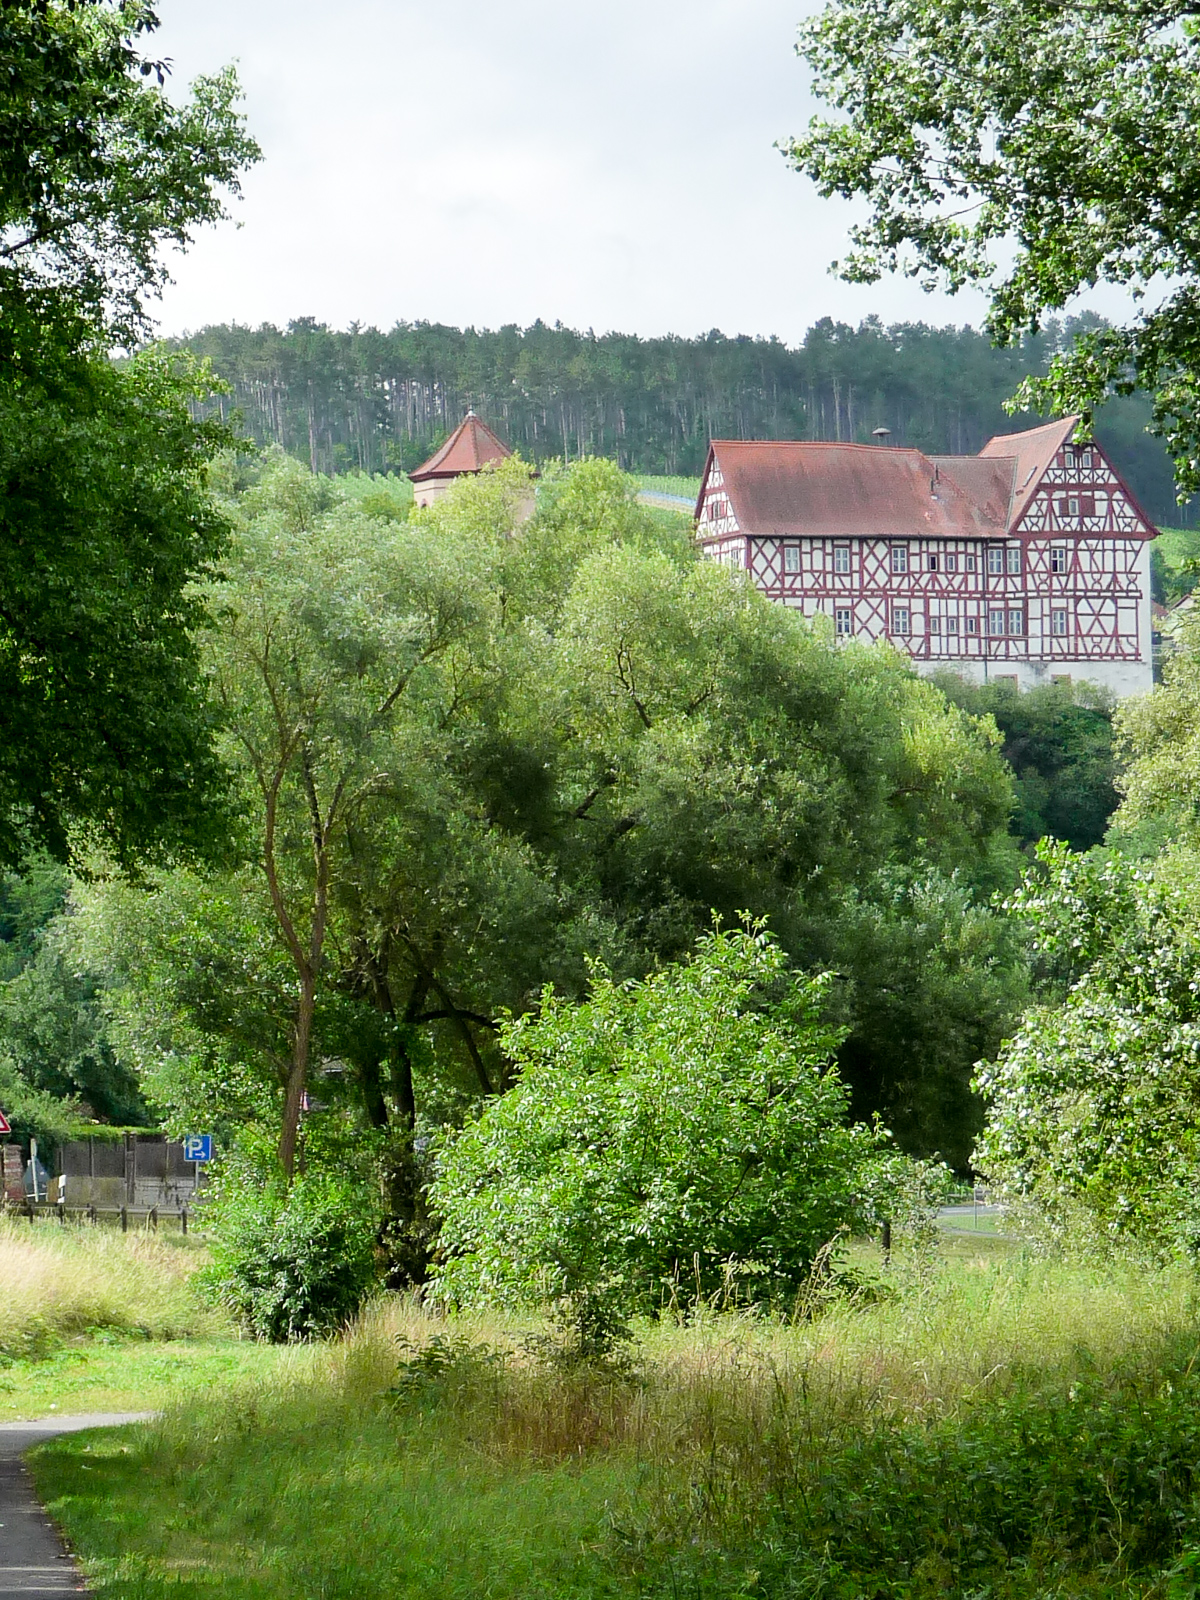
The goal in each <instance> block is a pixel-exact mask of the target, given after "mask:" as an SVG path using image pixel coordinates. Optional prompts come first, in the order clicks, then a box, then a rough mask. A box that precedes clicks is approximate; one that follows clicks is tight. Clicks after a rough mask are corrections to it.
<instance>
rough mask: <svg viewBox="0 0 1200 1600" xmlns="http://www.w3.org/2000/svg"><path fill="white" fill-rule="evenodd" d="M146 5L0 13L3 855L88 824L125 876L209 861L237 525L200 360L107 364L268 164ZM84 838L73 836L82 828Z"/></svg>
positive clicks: (90, 1) (222, 84) (58, 3)
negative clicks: (205, 227)
mask: <svg viewBox="0 0 1200 1600" xmlns="http://www.w3.org/2000/svg"><path fill="white" fill-rule="evenodd" d="M156 25H157V24H156V19H155V18H154V15H153V13H152V12H151V11H150V9H149V8H148V7H147V6H145V5H143V4H141V3H135V4H129V5H120V6H116V7H112V6H108V5H104V4H97V3H94V0H84V3H81V4H77V3H74V0H48V3H46V4H27V3H24V0H21V3H17V4H13V5H7V6H5V7H4V8H3V13H2V15H0V130H2V132H0V151H2V152H3V153H2V155H0V228H2V229H3V234H4V249H3V252H2V253H0V479H2V480H3V482H4V486H5V492H4V497H3V502H2V504H0V585H2V587H3V591H4V595H5V600H4V605H3V610H2V614H0V704H2V706H3V712H2V717H0V861H3V862H4V863H6V864H10V865H11V864H13V863H15V862H16V861H17V860H19V859H20V858H21V856H22V855H23V854H24V853H25V852H26V850H27V849H28V848H29V847H30V846H34V847H39V848H42V849H45V850H46V851H48V852H49V853H51V854H52V855H54V856H56V857H58V858H59V859H65V858H66V856H67V853H68V838H69V836H71V835H72V834H77V835H78V834H82V835H83V836H84V837H85V838H86V839H87V840H88V842H90V843H98V844H100V845H102V846H103V847H104V848H105V849H106V850H107V851H108V852H109V853H110V854H111V855H112V856H113V857H114V858H115V859H116V860H117V861H118V862H119V863H120V865H121V866H122V867H125V868H131V867H133V866H134V865H136V864H137V863H139V862H143V861H145V860H146V859H155V858H158V859H163V858H166V857H175V858H180V857H183V858H186V857H188V856H195V855H197V854H199V853H205V852H207V853H211V852H212V850H213V849H214V848H215V844H216V841H217V840H218V839H219V838H220V834H221V831H222V829H223V827H224V821H223V819H222V818H221V817H220V815H219V814H218V813H219V810H220V807H219V804H218V802H219V800H220V797H221V794H222V791H223V776H224V775H223V773H222V770H221V767H220V764H219V763H218V761H217V760H216V757H215V752H214V749H213V741H212V730H211V726H210V720H209V714H208V709H207V706H206V703H205V696H204V693H203V690H202V686H201V684H200V681H199V661H198V655H197V646H196V641H195V634H196V631H197V630H198V629H199V628H200V626H201V625H202V621H203V608H202V604H201V602H200V600H199V599H198V597H197V596H196V594H195V592H194V585H195V582H196V580H197V579H198V578H199V577H201V576H202V575H203V574H205V573H206V572H207V571H208V570H209V568H210V566H211V563H212V561H213V560H214V558H215V557H216V555H217V552H218V551H219V550H220V548H221V545H222V542H223V538H224V533H225V526H224V523H223V521H222V519H221V518H220V517H219V516H218V515H217V514H216V512H215V510H214V508H213V506H212V504H211V502H210V500H209V498H208V496H207V494H206V492H205V490H204V485H203V482H202V476H203V467H204V462H205V460H206V458H207V457H208V456H210V455H211V454H212V453H213V450H214V449H215V448H216V447H217V444H218V442H220V441H221V440H223V439H225V438H226V437H227V435H226V434H225V431H224V430H223V429H222V428H221V427H220V426H219V425H218V424H216V423H197V422H196V421H195V420H194V419H193V416H192V412H191V409H190V408H191V406H192V405H193V404H194V403H196V402H198V401H199V400H200V399H201V398H207V397H208V396H209V394H210V393H211V385H210V383H209V381H208V379H207V377H206V376H205V375H204V373H203V372H201V371H198V370H197V368H196V364H195V363H194V362H192V361H190V360H184V361H182V362H181V361H180V360H179V359H178V357H174V358H170V359H165V358H162V357H161V356H158V355H153V354H146V355H143V356H140V357H138V358H137V359H135V360H134V361H133V362H131V363H129V364H128V365H126V366H123V367H121V368H117V367H115V366H114V365H113V364H112V363H111V361H110V360H109V358H108V352H109V350H110V349H111V348H112V346H113V344H114V343H121V344H125V345H128V344H130V343H132V342H133V340H134V339H135V338H137V337H139V336H140V335H141V333H142V332H143V331H144V326H145V315H144V301H145V298H146V296H147V295H148V294H153V293H154V292H155V291H156V290H157V289H158V288H159V287H161V285H162V283H163V282H164V281H165V280H166V268H165V265H164V262H165V259H166V256H165V252H164V251H163V250H162V247H163V246H164V245H166V244H175V245H182V244H185V243H186V242H187V240H188V239H189V238H190V236H191V234H192V232H193V230H194V229H195V228H196V227H197V226H199V225H201V224H203V223H206V222H211V221H214V220H216V219H217V218H219V217H221V216H223V215H224V209H223V200H222V198H221V196H222V194H223V193H230V192H232V193H236V191H237V186H238V174H239V172H240V170H241V169H242V168H243V167H244V166H245V165H247V164H248V163H249V162H251V161H252V160H254V159H256V157H257V153H258V152H257V147H256V146H255V145H254V143H253V141H252V140H250V139H248V138H247V136H246V134H245V132H244V129H243V127H242V123H241V118H240V116H239V115H238V113H237V111H236V109H235V105H236V100H237V92H238V91H237V82H236V79H235V77H234V76H233V74H232V72H225V73H221V74H218V75H217V76H216V77H212V78H205V79H200V80H198V81H197V83H196V84H195V85H194V86H193V90H192V94H191V96H190V97H189V98H187V99H186V100H184V102H183V103H182V104H175V103H173V102H172V101H171V100H170V99H168V98H167V96H166V95H165V93H164V92H163V87H162V85H163V81H164V75H165V69H164V68H163V67H162V66H161V65H160V64H158V63H155V62H154V61H153V60H152V59H148V58H145V57H143V56H142V55H141V54H140V46H141V43H142V41H143V37H144V36H145V35H147V34H149V33H151V32H152V31H153V29H154V27H155V26H156ZM74 842H75V844H76V846H78V844H79V839H78V837H76V838H75V841H74Z"/></svg>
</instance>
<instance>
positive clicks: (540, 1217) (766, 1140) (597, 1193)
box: [431, 927, 897, 1335]
mask: <svg viewBox="0 0 1200 1600" xmlns="http://www.w3.org/2000/svg"><path fill="white" fill-rule="evenodd" d="M824 992H825V980H824V979H822V978H816V979H813V978H805V977H802V976H800V975H799V974H796V973H794V972H791V971H789V970H788V968H787V959H786V956H785V954H784V952H783V951H782V950H781V949H780V948H779V946H778V945H777V944H776V943H775V942H774V940H772V939H771V938H770V937H769V936H768V935H766V934H765V933H764V932H762V930H761V928H758V927H751V928H748V929H746V930H745V931H737V932H721V931H719V930H718V931H716V932H713V933H710V934H707V935H706V936H705V937H703V938H702V939H701V941H700V943H699V946H698V948H697V951H696V953H695V955H694V956H693V957H691V958H690V959H689V960H686V961H684V962H681V963H679V964H678V965H674V966H670V967H666V968H664V969H663V970H661V971H659V972H657V973H655V974H653V975H652V976H651V977H649V978H648V979H646V981H645V982H643V983H620V984H619V983H616V982H614V981H613V979H612V978H611V977H609V976H608V975H607V974H606V973H604V972H602V971H598V972H596V973H595V975H594V979H593V985H592V992H591V996H590V998H589V1000H588V1001H587V1002H586V1003H584V1004H581V1005H573V1004H570V1003H568V1002H566V1001H563V1000H560V999H558V998H556V997H555V996H554V995H553V994H551V993H549V992H547V993H545V994H544V996H543V1000H542V1007H541V1013H540V1015H538V1016H532V1015H531V1016H527V1017H523V1018H521V1019H519V1020H517V1021H510V1022H509V1023H508V1024H507V1025H506V1027H505V1028H504V1029H503V1032H502V1043H503V1047H504V1049H505V1050H506V1051H507V1052H508V1054H509V1056H510V1057H511V1059H512V1060H513V1061H514V1062H515V1063H516V1065H517V1067H518V1069H519V1076H518V1079H517V1082H516V1084H515V1086H514V1087H513V1088H512V1089H511V1090H510V1091H509V1092H508V1093H507V1094H506V1095H504V1096H503V1097H502V1098H500V1099H498V1100H494V1101H492V1102H491V1103H490V1104H489V1105H488V1106H487V1108H486V1109H485V1110H484V1112H483V1114H482V1115H481V1116H480V1118H479V1120H478V1121H477V1122H475V1123H474V1124H473V1125H472V1126H470V1127H468V1128H466V1129H465V1130H464V1131H463V1132H462V1133H461V1134H460V1135H459V1136H458V1137H457V1138H456V1139H455V1140H454V1141H453V1143H451V1144H450V1146H449V1148H448V1149H447V1150H446V1151H445V1152H444V1155H443V1158H442V1162H441V1168H440V1172H439V1176H438V1179H437V1181H436V1182H435V1184H434V1185H433V1188H432V1191H431V1200H432V1204H433V1206H434V1208H435V1209H436V1210H437V1211H438V1212H439V1213H440V1215H441V1217H442V1219H443V1225H442V1235H441V1249H442V1252H443V1260H442V1264H441V1266H440V1269H439V1272H438V1275H437V1278H436V1280H435V1292H436V1293H438V1294H440V1295H441V1296H442V1297H444V1298H446V1299H450V1300H455V1299H459V1300H470V1299H476V1298H482V1299H498V1300H501V1301H509V1302H513V1303H520V1302H526V1303H529V1302H534V1303H536V1302H538V1301H545V1300H551V1301H553V1300H556V1299H561V1298H563V1297H566V1298H567V1299H568V1300H570V1301H571V1302H573V1303H574V1305H575V1307H576V1311H577V1321H578V1326H579V1329H580V1331H581V1335H582V1333H583V1332H585V1331H586V1330H587V1329H589V1328H592V1327H594V1326H600V1325H603V1326H606V1327H607V1328H608V1329H609V1330H610V1332H612V1331H615V1330H617V1329H618V1328H619V1322H620V1318H621V1317H622V1316H624V1315H627V1314H629V1313H630V1312H633V1311H636V1310H653V1309H654V1308H656V1307H657V1306H659V1305H661V1304H662V1303H663V1302H664V1301H668V1300H674V1299H678V1300H682V1301H684V1302H687V1301H689V1300H693V1299H695V1298H697V1297H702V1296H708V1295H712V1294H720V1293H722V1292H728V1291H730V1290H731V1289H732V1290H733V1292H734V1294H735V1296H736V1297H743V1296H744V1297H745V1298H748V1299H754V1300H759V1301H769V1300H774V1299H777V1298H779V1297H780V1296H788V1297H791V1296H794V1295H795V1294H796V1293H797V1292H799V1290H800V1289H801V1287H802V1286H803V1285H804V1283H805V1281H806V1279H807V1276H808V1272H809V1267H810V1264H811V1262H812V1260H813V1257H814V1255H815V1254H816V1252H817V1251H818V1250H819V1249H820V1247H821V1246H822V1245H823V1244H824V1243H825V1242H826V1241H828V1240H829V1239H830V1238H831V1237H832V1236H834V1235H835V1234H837V1233H838V1231H839V1230H840V1229H843V1228H845V1227H847V1225H849V1224H852V1223H854V1222H855V1221H856V1220H859V1219H861V1218H862V1217H863V1215H864V1211H865V1210H866V1209H868V1207H869V1204H870V1201H869V1197H870V1196H871V1195H872V1194H873V1193H874V1190H875V1188H876V1187H877V1185H878V1184H879V1182H880V1181H881V1179H882V1178H883V1175H884V1173H885V1172H886V1170H887V1169H888V1168H889V1166H890V1165H891V1164H892V1163H894V1162H895V1161H896V1160H897V1158H895V1157H894V1156H892V1157H890V1156H889V1155H888V1153H887V1142H888V1140H887V1135H886V1133H884V1132H883V1130H881V1129H879V1128H875V1129H871V1128H866V1127H863V1126H861V1125H859V1126H854V1127H851V1126H847V1123H846V1107H847V1091H846V1089H845V1088H844V1086H843V1085H842V1083H841V1082H840V1080H839V1079H838V1076H837V1073H836V1071H835V1070H834V1068H833V1066H832V1065H831V1055H832V1051H833V1050H834V1048H835V1046H836V1045H837V1043H838V1038H839V1035H838V1034H837V1032H836V1031H835V1030H833V1029H831V1028H830V1027H828V1026H827V1025H825V1024H824V1023H823V1022H822V1021H821V1019H820V1011H821V1006H822V1002H823V997H824Z"/></svg>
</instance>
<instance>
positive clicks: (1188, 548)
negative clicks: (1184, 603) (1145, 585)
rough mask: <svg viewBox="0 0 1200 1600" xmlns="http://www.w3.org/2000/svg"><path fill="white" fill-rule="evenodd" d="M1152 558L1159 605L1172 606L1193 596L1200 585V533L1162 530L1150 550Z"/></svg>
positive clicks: (1186, 529) (1170, 529)
mask: <svg viewBox="0 0 1200 1600" xmlns="http://www.w3.org/2000/svg"><path fill="white" fill-rule="evenodd" d="M1150 558H1151V563H1152V569H1153V573H1154V576H1155V578H1156V579H1157V581H1158V583H1159V585H1160V586H1161V587H1160V592H1158V593H1156V594H1155V596H1154V598H1155V599H1156V600H1157V601H1158V602H1159V604H1160V605H1173V604H1174V603H1175V601H1177V600H1182V598H1183V597H1184V595H1185V594H1191V592H1192V590H1193V589H1194V588H1195V587H1196V584H1197V582H1198V581H1200V565H1198V563H1200V532H1198V531H1197V530H1196V529H1195V528H1162V529H1161V530H1160V531H1159V535H1158V538H1157V539H1155V541H1154V543H1153V545H1152V546H1151V547H1150Z"/></svg>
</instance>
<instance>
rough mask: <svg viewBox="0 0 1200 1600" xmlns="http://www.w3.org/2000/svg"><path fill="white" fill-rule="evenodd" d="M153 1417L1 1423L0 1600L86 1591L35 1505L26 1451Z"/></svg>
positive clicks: (48, 1598)
mask: <svg viewBox="0 0 1200 1600" xmlns="http://www.w3.org/2000/svg"><path fill="white" fill-rule="evenodd" d="M153 1415H154V1413H153V1412H151V1411H128V1412H103V1411H97V1412H92V1413H90V1414H88V1415H86V1416H81V1417H42V1418H41V1419H40V1420H39V1421H37V1422H3V1423H0V1600H52V1597H56V1596H60V1595H65V1594H75V1593H76V1592H77V1591H78V1590H80V1589H82V1588H84V1587H85V1585H84V1582H83V1575H82V1573H81V1572H80V1571H79V1568H78V1567H77V1566H76V1565H75V1562H74V1561H73V1560H72V1558H71V1557H70V1556H69V1555H68V1554H67V1552H66V1550H65V1549H64V1548H63V1543H62V1540H61V1539H60V1538H59V1535H58V1530H57V1528H56V1527H55V1526H54V1524H53V1523H52V1522H51V1521H50V1519H49V1518H48V1517H47V1515H46V1513H45V1511H44V1510H43V1508H42V1507H41V1506H40V1505H39V1504H38V1500H37V1496H36V1495H35V1494H34V1492H33V1484H32V1483H31V1481H30V1478H29V1473H28V1472H27V1471H26V1469H25V1463H24V1462H23V1461H22V1460H21V1457H22V1456H23V1455H24V1453H25V1451H26V1450H29V1449H31V1448H32V1447H33V1446H34V1445H35V1444H40V1443H41V1442H42V1440H43V1439H53V1438H54V1437H55V1435H56V1434H59V1433H77V1432H79V1431H80V1430H81V1429H83V1428H115V1427H119V1426H120V1425H121V1424H122V1423H126V1422H147V1421H149V1420H150V1418H151V1417H152V1416H153Z"/></svg>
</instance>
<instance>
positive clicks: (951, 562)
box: [946, 550, 958, 572]
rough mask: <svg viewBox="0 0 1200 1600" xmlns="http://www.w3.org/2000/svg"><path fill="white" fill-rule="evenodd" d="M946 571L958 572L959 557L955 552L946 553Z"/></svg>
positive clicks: (948, 551)
mask: <svg viewBox="0 0 1200 1600" xmlns="http://www.w3.org/2000/svg"><path fill="white" fill-rule="evenodd" d="M946 571H947V572H957V571H958V557H957V556H956V555H955V553H954V551H953V550H947V552H946Z"/></svg>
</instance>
